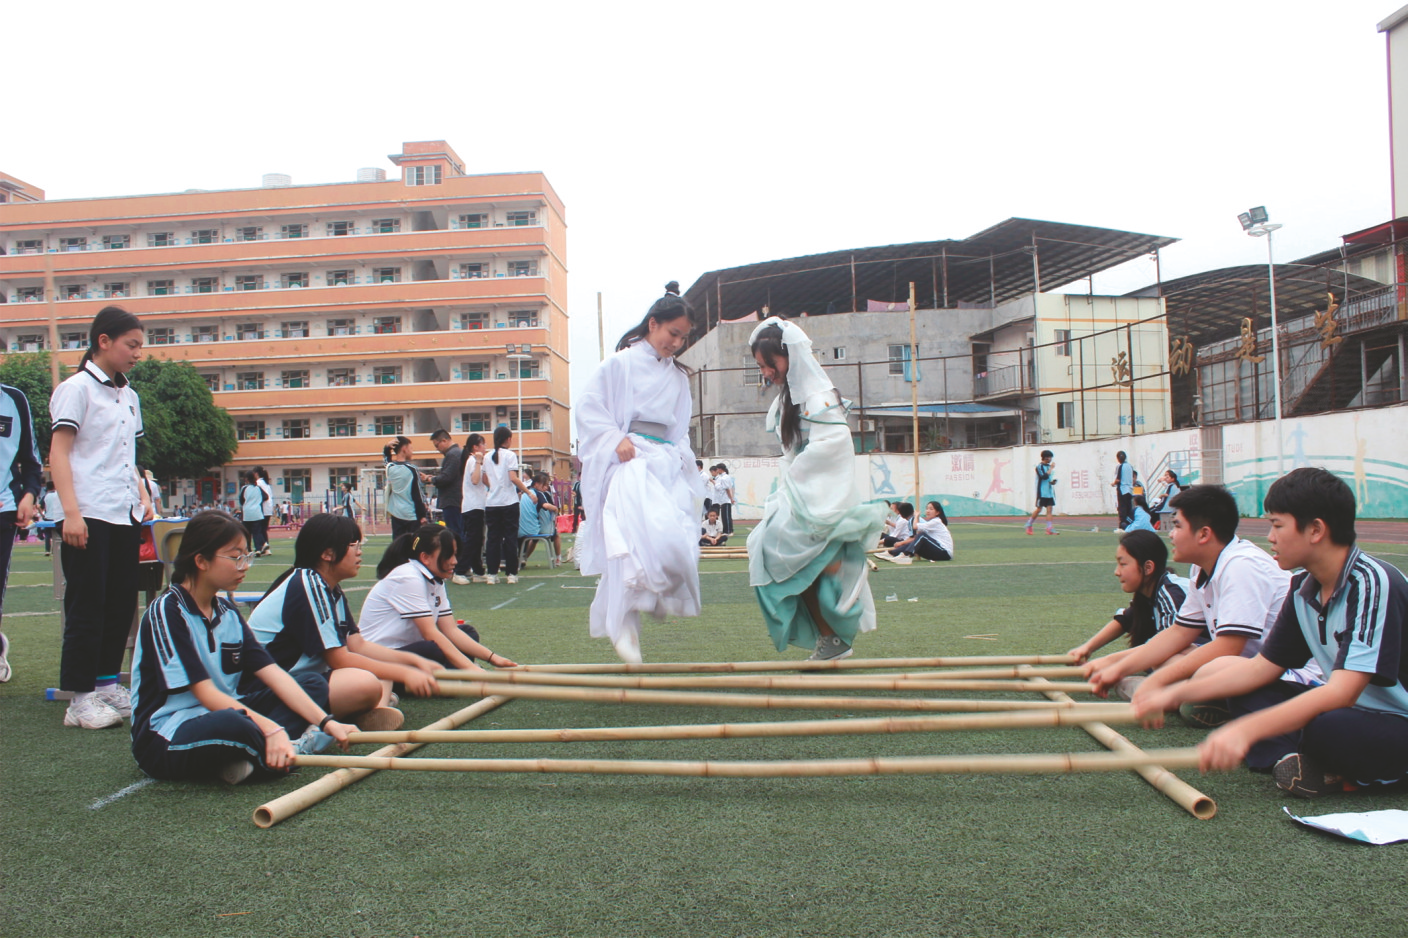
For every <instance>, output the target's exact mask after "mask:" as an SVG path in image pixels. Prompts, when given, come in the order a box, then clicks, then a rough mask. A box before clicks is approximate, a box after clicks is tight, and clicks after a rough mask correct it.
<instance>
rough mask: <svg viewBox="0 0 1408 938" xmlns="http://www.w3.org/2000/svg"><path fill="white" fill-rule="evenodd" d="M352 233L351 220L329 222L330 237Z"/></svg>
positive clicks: (339, 236)
mask: <svg viewBox="0 0 1408 938" xmlns="http://www.w3.org/2000/svg"><path fill="white" fill-rule="evenodd" d="M351 233H352V223H351V222H350V221H330V222H328V237H329V238H341V237H343V236H344V235H350V234H351Z"/></svg>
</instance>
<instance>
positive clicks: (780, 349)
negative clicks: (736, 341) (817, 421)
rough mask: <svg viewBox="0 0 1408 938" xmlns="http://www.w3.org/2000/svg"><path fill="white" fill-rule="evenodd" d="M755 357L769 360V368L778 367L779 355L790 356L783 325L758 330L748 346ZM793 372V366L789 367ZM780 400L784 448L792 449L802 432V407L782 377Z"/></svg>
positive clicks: (782, 356)
mask: <svg viewBox="0 0 1408 938" xmlns="http://www.w3.org/2000/svg"><path fill="white" fill-rule="evenodd" d="M748 351H749V352H750V353H752V355H753V357H754V358H757V357H758V356H759V355H761V356H762V357H763V361H765V362H767V364H768V367H769V368H773V367H776V365H775V364H774V362H776V361H777V359H778V358H779V357H781V358H788V357H789V356H788V354H787V345H786V344H785V343H784V342H783V341H782V327H781V326H765V327H764V328H762V329H760V330H759V331H758V337H757V338H756V339H754V340H753V344H752V345H750V346H749V347H748ZM788 374H789V375H790V374H791V368H790V367H789V368H788ZM778 400H780V401H781V402H782V422H781V430H782V446H783V448H784V449H789V450H790V449H792V447H793V446H795V445H796V444H797V441H798V439H799V438H800V437H801V434H802V409H801V408H800V407H798V406H797V405H796V404H794V403H792V395H791V394H789V393H788V390H787V379H786V378H783V379H782V387H781V389H780V390H779V392H778Z"/></svg>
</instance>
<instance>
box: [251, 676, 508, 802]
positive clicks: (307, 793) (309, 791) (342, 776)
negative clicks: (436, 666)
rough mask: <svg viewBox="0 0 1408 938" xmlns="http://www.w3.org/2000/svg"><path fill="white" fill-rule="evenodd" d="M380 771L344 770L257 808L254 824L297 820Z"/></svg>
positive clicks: (492, 700)
mask: <svg viewBox="0 0 1408 938" xmlns="http://www.w3.org/2000/svg"><path fill="white" fill-rule="evenodd" d="M509 699H510V698H508V697H504V696H497V697H485V698H484V699H483V700H481V701H479V702H478V703H474V704H470V705H469V706H468V707H465V708H464V709H463V710H456V711H455V712H454V713H452V714H450V715H449V716H447V717H445V718H444V719H443V720H436V721H435V722H434V723H431V724H430V725H429V726H427V727H425V729H426V730H428V731H436V730H453V729H454V728H455V727H457V726H463V725H464V724H465V723H468V722H469V721H470V720H473V719H474V718H475V717H477V716H480V715H482V714H485V713H488V712H489V711H490V710H493V709H494V708H495V707H497V706H499V705H501V704H505V703H508V701H509ZM423 745H425V744H424V743H397V744H396V745H393V746H387V747H385V748H383V749H378V750H377V751H376V752H374V753H372V755H373V756H375V757H378V758H392V757H395V756H401V755H404V754H405V753H408V752H414V751H415V750H417V749H419V748H420V747H421V746H423ZM376 771H377V770H376V768H374V767H370V766H365V767H356V768H344V769H343V770H342V771H339V772H332V773H329V774H328V775H324V776H323V777H322V778H320V779H318V780H317V781H314V782H309V783H308V784H307V785H304V786H303V787H302V788H297V789H294V790H293V791H291V792H289V793H288V794H286V795H280V796H279V797H278V798H275V799H274V800H273V801H266V802H265V803H264V804H261V805H260V806H259V807H257V808H255V809H254V823H255V825H256V826H258V827H266V828H267V827H273V826H274V825H275V824H277V823H279V822H280V821H283V820H287V819H288V818H291V817H293V816H294V815H295V814H297V813H298V812H300V811H302V810H304V809H305V808H311V807H312V806H313V805H315V804H317V803H318V802H320V801H322V800H324V799H325V798H329V797H331V796H332V795H335V794H337V793H338V792H340V791H342V789H344V788H346V787H347V786H349V785H354V784H356V783H357V782H360V781H361V780H362V779H364V778H366V777H367V776H368V775H371V774H372V773H374V772H376Z"/></svg>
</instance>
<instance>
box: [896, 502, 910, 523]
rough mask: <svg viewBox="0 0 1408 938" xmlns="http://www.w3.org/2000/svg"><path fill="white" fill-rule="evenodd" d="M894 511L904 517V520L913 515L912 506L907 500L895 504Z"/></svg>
mask: <svg viewBox="0 0 1408 938" xmlns="http://www.w3.org/2000/svg"><path fill="white" fill-rule="evenodd" d="M895 511H897V512H898V513H899V516H900V517H901V518H904V519H905V520H908V519H910V518H913V517H914V506H913V505H911V504H910V503H909V502H900V503H899V504H898V505H896V506H895Z"/></svg>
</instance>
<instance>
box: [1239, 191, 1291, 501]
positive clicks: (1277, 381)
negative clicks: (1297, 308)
mask: <svg viewBox="0 0 1408 938" xmlns="http://www.w3.org/2000/svg"><path fill="white" fill-rule="evenodd" d="M1267 219H1268V216H1267V214H1266V206H1264V205H1258V206H1257V207H1256V208H1251V209H1247V210H1246V211H1245V212H1243V213H1242V214H1240V215H1238V216H1237V220H1238V221H1239V222H1241V223H1242V230H1243V231H1245V232H1246V233H1247V234H1249V235H1251V236H1252V237H1253V238H1260V237H1262V236H1265V238H1266V275H1267V278H1268V279H1269V280H1270V281H1271V381H1272V391H1273V394H1272V400H1273V401H1274V406H1275V408H1276V411H1275V417H1276V476H1277V478H1279V477H1281V476H1282V475H1284V474H1285V471H1286V466H1285V458H1286V457H1285V452H1286V447H1285V438H1284V437H1283V436H1282V435H1281V343H1280V340H1279V337H1278V335H1277V333H1278V332H1279V331H1280V329H1279V327H1278V326H1277V324H1276V260H1275V255H1274V254H1273V252H1272V247H1271V233H1272V232H1273V231H1275V230H1276V229H1278V228H1280V227H1281V226H1280V225H1278V224H1274V223H1272V222H1270V221H1268V220H1267Z"/></svg>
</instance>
